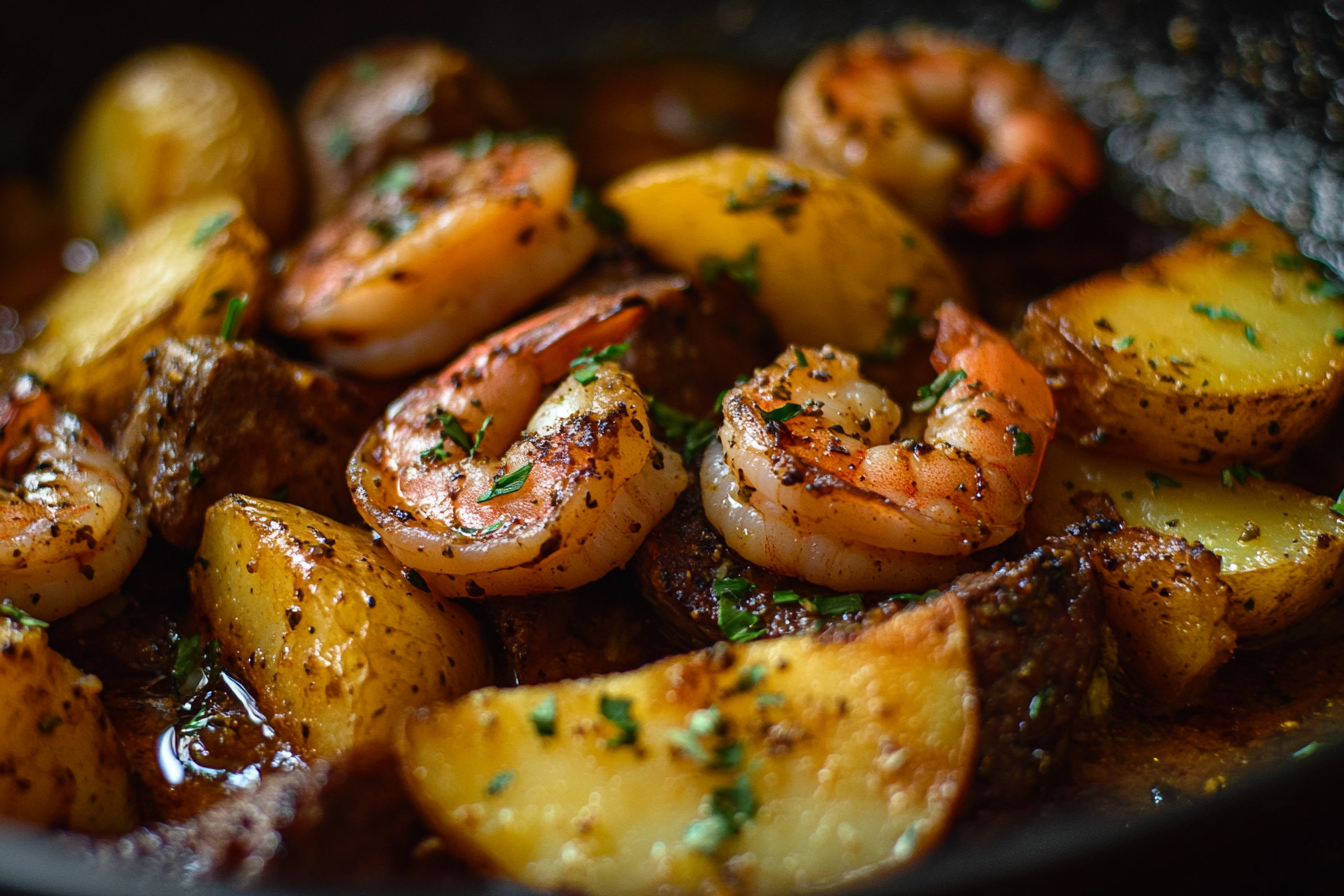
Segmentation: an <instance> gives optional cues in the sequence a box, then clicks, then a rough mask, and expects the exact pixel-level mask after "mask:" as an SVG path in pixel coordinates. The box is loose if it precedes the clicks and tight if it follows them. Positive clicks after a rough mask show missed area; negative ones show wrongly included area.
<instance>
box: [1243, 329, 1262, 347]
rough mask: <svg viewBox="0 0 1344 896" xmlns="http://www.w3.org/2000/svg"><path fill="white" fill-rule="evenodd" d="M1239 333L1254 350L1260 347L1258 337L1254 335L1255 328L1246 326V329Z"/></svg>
mask: <svg viewBox="0 0 1344 896" xmlns="http://www.w3.org/2000/svg"><path fill="white" fill-rule="evenodd" d="M1241 332H1242V333H1243V334H1244V335H1245V337H1246V341H1247V342H1249V343H1250V344H1251V345H1253V346H1255V347H1256V348H1259V347H1260V337H1259V336H1257V335H1256V334H1255V327H1253V326H1251V325H1250V324H1247V325H1246V328H1245V329H1244V330H1242V331H1241Z"/></svg>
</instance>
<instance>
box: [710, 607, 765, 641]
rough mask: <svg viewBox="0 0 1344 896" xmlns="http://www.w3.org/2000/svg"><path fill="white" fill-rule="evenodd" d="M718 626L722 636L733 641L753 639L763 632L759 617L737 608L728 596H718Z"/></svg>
mask: <svg viewBox="0 0 1344 896" xmlns="http://www.w3.org/2000/svg"><path fill="white" fill-rule="evenodd" d="M719 628H720V629H721V630H722V631H723V636H724V637H725V638H727V639H728V640H729V641H733V642H734V643H742V642H743V641H754V640H756V639H757V638H759V637H760V636H761V635H763V634H765V628H764V626H762V625H761V618H760V617H759V616H757V615H756V614H755V613H749V612H747V611H746V610H743V609H741V608H739V607H738V606H737V605H736V604H735V603H733V601H732V600H731V599H730V598H727V597H721V598H719Z"/></svg>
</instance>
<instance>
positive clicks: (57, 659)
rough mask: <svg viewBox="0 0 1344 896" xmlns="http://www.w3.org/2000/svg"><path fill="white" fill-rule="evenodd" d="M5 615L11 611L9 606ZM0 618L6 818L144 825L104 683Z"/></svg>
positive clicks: (0, 806) (114, 827)
mask: <svg viewBox="0 0 1344 896" xmlns="http://www.w3.org/2000/svg"><path fill="white" fill-rule="evenodd" d="M6 609H11V608H8V607H6ZM16 615H19V618H18V619H14V618H10V617H9V616H7V615H6V614H4V613H0V817H4V818H14V819H18V820H20V821H26V822H30V823H32V824H40V825H60V826H61V827H66V828H70V829H71V830H75V831H83V832H85V833H89V834H120V833H124V832H125V831H128V830H130V829H131V828H132V827H134V826H135V824H136V822H137V821H138V814H139V813H138V812H137V810H136V805H135V799H134V795H133V794H132V793H131V784H130V777H129V775H128V773H127V767H126V758H125V756H124V755H123V754H122V751H121V744H120V743H119V742H118V740H117V735H116V733H115V732H114V731H113V730H112V726H111V725H110V724H109V723H108V720H107V716H106V715H105V714H104V712H103V703H102V701H101V700H100V699H99V698H98V694H99V692H100V691H102V689H103V685H102V682H100V681H99V680H98V679H97V678H95V677H94V676H92V675H85V674H83V673H82V672H80V671H79V670H78V669H76V668H75V667H74V666H73V665H71V663H70V661H69V660H67V659H66V658H65V657H63V656H61V655H60V654H59V653H57V652H56V651H54V650H52V649H51V647H49V646H48V645H47V634H46V632H45V631H43V630H42V628H40V627H37V626H34V625H28V624H25V622H24V621H23V617H22V615H21V614H16Z"/></svg>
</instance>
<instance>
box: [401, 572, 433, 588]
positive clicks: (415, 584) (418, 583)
mask: <svg viewBox="0 0 1344 896" xmlns="http://www.w3.org/2000/svg"><path fill="white" fill-rule="evenodd" d="M401 575H402V577H403V578H405V579H406V581H408V582H410V583H411V587H412V588H418V589H419V590H421V591H428V590H429V583H428V582H426V581H425V577H424V576H422V575H420V573H419V572H418V571H417V570H414V569H403V570H402V571H401Z"/></svg>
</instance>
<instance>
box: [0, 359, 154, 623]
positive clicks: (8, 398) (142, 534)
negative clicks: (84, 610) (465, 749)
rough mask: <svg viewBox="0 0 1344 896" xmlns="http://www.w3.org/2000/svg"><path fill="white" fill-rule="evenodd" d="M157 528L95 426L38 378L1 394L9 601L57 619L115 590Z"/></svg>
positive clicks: (0, 543) (3, 547)
mask: <svg viewBox="0 0 1344 896" xmlns="http://www.w3.org/2000/svg"><path fill="white" fill-rule="evenodd" d="M148 539H149V529H148V526H147V524H146V520H145V511H144V508H143V507H142V506H141V505H140V502H139V501H137V500H136V498H135V495H134V494H133V492H132V491H131V483H130V480H129V479H127V478H126V474H125V473H124V472H122V470H121V468H120V467H119V466H118V465H117V463H116V461H115V460H114V459H113V458H112V453H111V452H110V451H109V450H108V449H107V448H106V447H104V446H103V441H102V439H100V438H99V437H98V433H97V432H95V431H94V429H93V428H92V427H91V426H88V425H86V424H84V423H82V422H80V420H79V418H78V417H76V416H75V415H74V414H70V413H66V412H63V411H61V410H59V409H58V408H57V407H56V406H55V404H54V403H53V402H52V400H51V396H50V394H48V393H47V392H46V391H45V390H44V389H43V388H42V387H41V386H40V385H39V384H38V382H37V380H36V379H35V378H34V377H31V376H24V377H20V378H19V379H18V380H17V381H16V382H15V384H14V386H13V388H11V389H10V391H9V393H8V394H7V395H5V396H4V397H3V398H0V602H9V603H12V604H14V605H15V606H16V607H19V608H20V609H22V610H24V611H26V612H28V613H29V614H31V615H33V616H35V617H37V618H39V619H45V620H47V621H51V620H53V619H59V618H61V617H62V616H67V615H69V614H70V613H73V612H74V611H75V610H77V609H79V608H80V607H83V606H86V605H88V604H91V603H93V602H94V601H95V600H97V599H98V598H100V597H105V596H106V595H108V594H110V593H111V592H113V591H115V590H116V589H117V587H118V586H120V585H121V583H122V582H123V581H125V580H126V577H127V576H128V575H130V572H131V568H132V567H134V566H135V563H136V561H137V560H139V559H140V555H141V554H142V553H144V550H145V544H146V542H147V541H148Z"/></svg>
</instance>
